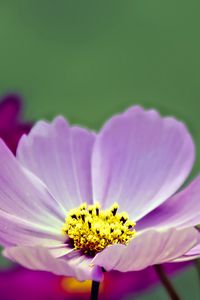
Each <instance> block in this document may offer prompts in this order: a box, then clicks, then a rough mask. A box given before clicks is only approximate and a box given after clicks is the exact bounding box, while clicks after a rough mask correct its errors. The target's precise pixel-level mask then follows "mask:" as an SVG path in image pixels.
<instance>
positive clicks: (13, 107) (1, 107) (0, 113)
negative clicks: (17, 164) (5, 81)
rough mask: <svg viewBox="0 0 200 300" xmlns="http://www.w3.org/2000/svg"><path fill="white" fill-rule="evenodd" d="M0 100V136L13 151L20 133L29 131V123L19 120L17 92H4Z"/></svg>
mask: <svg viewBox="0 0 200 300" xmlns="http://www.w3.org/2000/svg"><path fill="white" fill-rule="evenodd" d="M0 101H1V102H0V137H1V138H2V139H3V140H4V141H5V143H6V144H7V146H8V147H9V148H10V149H11V150H12V152H13V153H15V152H16V148H17V144H18V141H19V139H20V137H21V136H22V134H24V133H28V132H29V131H30V129H31V124H30V123H28V122H22V121H21V120H20V117H21V97H20V96H18V95H17V94H6V95H4V96H3V97H2V98H1V99H0Z"/></svg>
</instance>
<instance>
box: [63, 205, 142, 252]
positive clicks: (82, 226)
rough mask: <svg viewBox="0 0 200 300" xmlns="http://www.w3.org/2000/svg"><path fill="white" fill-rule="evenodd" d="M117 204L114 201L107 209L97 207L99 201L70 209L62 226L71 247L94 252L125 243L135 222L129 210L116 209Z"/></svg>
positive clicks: (128, 239)
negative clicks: (129, 216) (130, 217)
mask: <svg viewBox="0 0 200 300" xmlns="http://www.w3.org/2000/svg"><path fill="white" fill-rule="evenodd" d="M118 208H119V205H118V204H117V203H114V204H113V205H112V206H111V208H110V209H108V210H100V204H99V203H95V204H93V205H89V206H87V205H86V203H83V204H81V205H80V206H79V207H78V208H77V209H73V210H71V211H70V212H69V214H68V216H67V218H66V219H65V223H64V225H63V227H62V233H63V234H64V235H67V236H68V237H69V239H70V241H71V244H72V245H73V247H74V249H77V250H78V249H79V250H81V251H82V252H83V253H85V254H87V255H91V256H93V255H95V254H96V253H97V252H100V251H102V250H103V249H104V248H105V247H107V246H109V245H112V244H127V243H128V242H129V241H130V240H131V239H132V238H133V237H134V236H135V234H136V232H135V229H134V226H135V222H133V221H131V220H129V219H128V214H127V213H125V212H123V213H117V210H118Z"/></svg>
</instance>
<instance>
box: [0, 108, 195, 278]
mask: <svg viewBox="0 0 200 300" xmlns="http://www.w3.org/2000/svg"><path fill="white" fill-rule="evenodd" d="M194 156H195V154H194V144H193V141H192V138H191V136H190V134H189V133H188V131H187V129H186V127H185V126H184V125H183V124H182V123H181V122H179V121H177V120H175V119H174V118H171V117H167V118H162V117H160V115H159V114H158V113H157V112H156V111H154V110H149V111H144V110H143V109H142V108H140V107H133V108H131V109H129V110H128V111H126V112H125V113H123V114H121V115H117V116H115V117H113V118H111V120H109V121H108V122H107V123H106V124H105V125H104V127H103V128H102V129H101V131H100V133H99V134H95V133H93V132H90V131H88V130H86V129H83V128H80V127H77V126H75V127H70V126H69V125H68V124H67V122H66V121H65V120H64V118H62V117H58V118H56V119H55V120H54V121H53V123H52V124H48V123H46V122H43V121H41V122H38V123H37V124H36V125H35V127H34V128H33V129H32V130H31V132H30V134H29V135H27V136H23V137H22V139H21V140H20V143H19V146H18V149H17V158H15V157H14V156H13V155H12V153H11V152H10V151H9V149H8V148H7V147H6V146H5V144H4V143H3V142H2V141H1V143H0V207H1V210H0V229H1V231H0V241H1V244H2V245H3V246H4V247H5V250H4V255H5V256H6V257H8V258H10V259H11V260H13V261H15V262H18V263H20V264H21V265H23V266H25V267H27V268H30V269H34V270H46V271H50V272H53V273H55V274H57V275H67V276H72V277H76V278H77V279H78V280H86V279H93V280H95V281H100V280H102V279H103V271H110V270H118V271H122V272H127V271H137V270H142V269H144V268H146V267H148V266H151V265H154V264H160V263H164V262H177V261H185V260H189V259H194V258H196V257H198V256H199V255H200V254H199V253H200V249H199V248H200V243H199V241H200V239H199V238H200V236H199V231H198V230H197V229H195V228H194V226H195V225H196V224H198V223H200V221H199V220H200V209H199V208H200V207H199V206H200V201H199V192H200V185H199V181H200V178H199V177H197V178H196V179H195V180H194V181H193V182H192V183H191V184H190V185H189V186H188V187H187V188H186V189H183V190H182V191H181V192H178V193H177V194H175V195H174V193H175V192H176V191H177V190H178V189H179V188H180V187H181V185H182V184H183V182H184V181H185V179H186V178H187V176H188V174H189V173H190V170H191V168H192V165H193V162H194Z"/></svg>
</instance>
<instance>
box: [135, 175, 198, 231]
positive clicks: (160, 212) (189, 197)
mask: <svg viewBox="0 0 200 300" xmlns="http://www.w3.org/2000/svg"><path fill="white" fill-rule="evenodd" d="M197 224H200V176H198V177H197V178H196V179H195V180H193V181H192V183H191V184H190V185H189V186H188V187H187V188H185V189H184V190H183V191H181V192H179V193H177V194H176V195H174V196H172V197H171V198H169V199H168V200H167V201H165V203H163V204H162V205H161V206H159V207H158V208H156V209H155V210H154V211H152V212H151V213H149V214H148V215H147V216H145V217H144V218H143V219H142V220H141V221H139V222H138V225H137V226H138V228H139V229H142V228H149V227H151V228H159V227H190V226H195V225H197Z"/></svg>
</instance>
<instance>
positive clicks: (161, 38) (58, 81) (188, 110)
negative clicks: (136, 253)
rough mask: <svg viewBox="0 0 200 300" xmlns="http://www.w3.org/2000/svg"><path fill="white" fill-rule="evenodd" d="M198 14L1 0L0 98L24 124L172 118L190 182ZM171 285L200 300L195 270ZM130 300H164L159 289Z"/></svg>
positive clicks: (152, 4) (178, 8)
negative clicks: (7, 99)
mask: <svg viewBox="0 0 200 300" xmlns="http://www.w3.org/2000/svg"><path fill="white" fill-rule="evenodd" d="M199 14H200V1H199V0H190V1H187V0H178V1H177V0H168V1H162V0H140V1H136V0H125V1H118V0H106V1H105V0H101V1H94V0H93V1H92V0H90V1H88V0H84V1H83V0H80V1H78V0H74V1H72V0H57V1H53V0H40V1H39V0H18V1H15V0H1V1H0V41H1V44H0V93H1V94H4V93H6V92H8V91H12V92H13V91H14V92H18V93H20V94H21V95H23V98H24V103H25V119H26V120H32V121H36V120H38V119H41V118H42V119H44V118H45V119H49V120H50V119H52V118H53V117H54V116H55V115H57V114H62V115H64V116H66V117H67V118H68V119H69V120H70V121H71V122H72V123H78V124H81V125H83V126H87V127H89V128H92V129H95V130H98V129H99V128H100V126H101V125H102V124H103V122H104V121H105V120H106V119H107V118H108V117H110V116H111V115H113V114H114V113H117V112H120V111H122V110H124V109H126V108H127V107H129V106H130V105H133V104H141V105H143V106H144V107H146V108H148V107H154V108H157V109H158V110H159V111H160V112H161V113H162V114H168V115H175V116H176V117H177V118H179V119H181V120H183V121H185V122H186V123H187V125H188V127H189V129H190V131H191V132H192V134H193V136H194V139H195V142H196V145H197V160H196V164H195V167H194V170H193V174H192V176H194V175H195V174H197V171H198V170H200V38H199V32H200V18H199ZM6 267H9V263H8V262H7V261H5V260H4V259H1V269H3V268H6ZM173 280H174V282H175V285H176V288H177V290H178V291H179V293H180V294H181V295H182V299H185V300H186V299H193V300H196V299H200V287H199V283H198V280H197V272H196V269H195V268H194V267H192V266H191V267H189V268H188V269H187V270H185V271H183V272H181V273H179V274H178V275H176V276H175V277H174V279H173ZM127 299H132V297H131V296H130V297H129V298H127ZM134 299H138V300H150V299H163V300H165V299H166V300H167V299H168V297H167V295H166V294H165V292H164V290H163V289H162V287H159V286H158V287H156V288H154V289H151V290H150V292H148V293H146V294H145V295H140V296H137V297H135V298H134ZM2 300H4V299H2Z"/></svg>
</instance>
